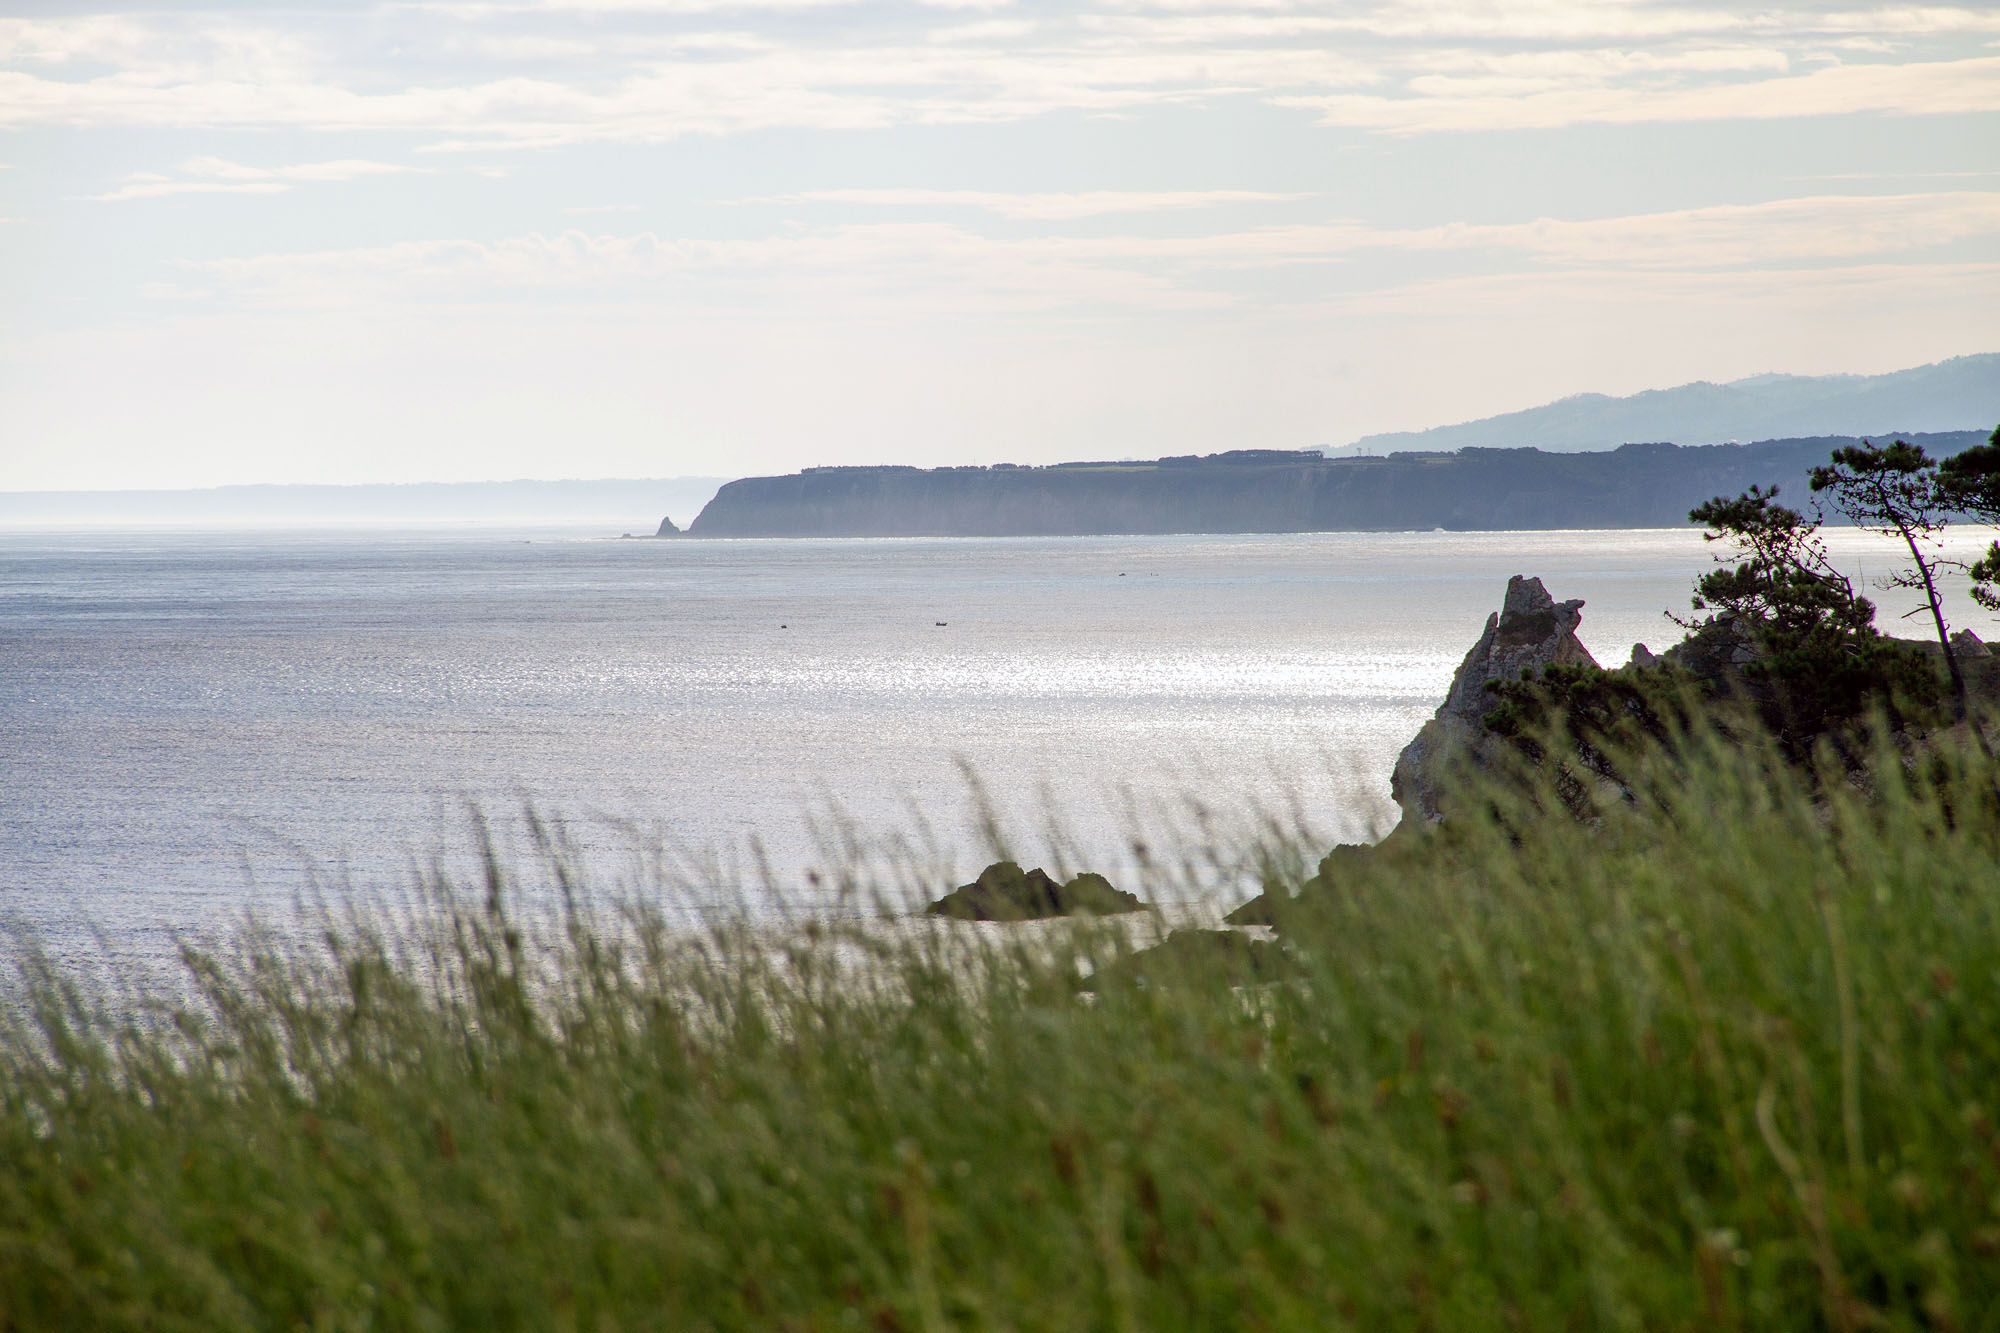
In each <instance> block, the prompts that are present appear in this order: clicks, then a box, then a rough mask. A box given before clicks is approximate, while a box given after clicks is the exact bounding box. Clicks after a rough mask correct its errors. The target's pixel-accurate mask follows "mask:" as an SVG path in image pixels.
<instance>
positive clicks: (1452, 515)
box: [688, 431, 1985, 537]
mask: <svg viewBox="0 0 2000 1333" xmlns="http://www.w3.org/2000/svg"><path fill="white" fill-rule="evenodd" d="M1909 438H1911V440H1912V441H1913V442H1914V443H1919V444H1923V445H1924V446H1925V447H1927V448H1928V449H1929V450H1930V451H1931V453H1932V454H1934V455H1938V456H1943V455H1948V454H1952V453H1956V452H1958V451H1959V450H1961V449H1964V448H1967V447H1969V446H1971V445H1973V444H1976V443H1980V442H1983V440H1984V438H1985V436H1984V434H1983V433H1982V432H1978V431H1961V432H1954V433H1951V434H1944V435H1918V436H1912V437H1909ZM1846 443H1852V440H1851V439H1848V438H1846V437H1832V436H1828V437H1818V438H1814V439H1801V440H1769V441H1765V442H1763V443H1760V444H1751V445H1710V446H1705V447H1700V448H1680V447H1678V446H1675V445H1671V444H1628V445H1625V446H1624V447H1622V448H1619V449H1614V450H1611V451H1609V452H1606V453H1591V454H1552V453H1544V452H1542V451H1540V450H1538V449H1465V450H1461V451H1460V452H1458V453H1455V454H1393V455H1391V456H1389V457H1387V458H1345V459H1333V460H1329V459H1322V458H1319V457H1318V456H1317V455H1315V454H1311V453H1281V452H1278V451H1270V450H1244V451H1239V452H1237V453H1232V454H1218V455H1211V456H1210V457H1208V458H1203V459H1162V460H1160V461H1158V462H1153V463H1093V464H1063V465H1060V466H1056V467H1040V468H1025V467H1021V468H1017V467H995V468H934V469H922V468H913V467H869V468H814V469H809V470H808V471H806V472H803V473H797V474H794V475H791V476H785V477H748V478H745V479H743V480H741V481H733V482H730V483H729V484H728V485H727V486H724V487H723V488H722V489H721V490H720V491H719V492H717V494H716V496H715V498H714V499H713V500H712V501H710V502H709V504H708V507H707V508H705V509H703V510H702V512H701V515H700V517H698V518H696V519H695V521H694V522H693V524H692V525H690V527H689V529H688V532H689V534H690V535H692V536H696V537H914V536H960V537H1001V536H1081V535H1094V534H1138V533H1192V532H1342V531H1364V532H1365V531H1404V530H1409V529H1423V528H1440V527H1441V528H1448V529H1458V530H1469V531H1477V530H1504V529H1514V528H1600V527H1679V526H1682V525H1684V524H1685V523H1686V522H1687V514H1688V510H1689V509H1691V508H1693V507H1694V506H1695V505H1697V504H1700V503H1701V502H1702V501H1704V500H1707V499H1709V498H1710V497H1712V496H1716V495H1734V494H1736V493H1738V492H1740V491H1742V490H1744V489H1745V488H1746V487H1748V486H1750V485H1751V484H1752V483H1758V484H1764V485H1768V484H1770V483H1772V482H1776V483H1778V484H1779V486H1780V487H1781V488H1782V489H1783V491H1784V494H1785V496H1786V497H1787V498H1788V499H1790V500H1791V501H1793V502H1794V503H1798V502H1802V501H1803V500H1804V499H1805V497H1806V495H1807V489H1806V485H1805V476H1806V470H1807V469H1808V468H1810V467H1811V466H1813V465H1814V464H1818V463H1824V462H1825V461H1826V458H1827V455H1828V453H1829V452H1830V451H1831V450H1832V449H1833V448H1835V447H1836V446H1838V445H1841V444H1846Z"/></svg>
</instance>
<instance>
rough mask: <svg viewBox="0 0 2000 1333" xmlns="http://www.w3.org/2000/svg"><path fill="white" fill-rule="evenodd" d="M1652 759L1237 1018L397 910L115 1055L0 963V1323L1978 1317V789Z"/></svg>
mask: <svg viewBox="0 0 2000 1333" xmlns="http://www.w3.org/2000/svg"><path fill="white" fill-rule="evenodd" d="M1698 767H1699V769H1700V779H1699V780H1698V781H1685V780H1683V778H1684V776H1685V775H1684V774H1681V775H1666V774H1663V775H1659V777H1658V780H1657V781H1652V782H1650V783H1641V784H1640V785H1641V788H1642V795H1641V799H1640V801H1639V804H1638V807H1637V809H1636V810H1635V811H1634V812H1633V813H1631V814H1629V815H1620V816H1616V817H1614V818H1612V819H1611V820H1610V821H1609V822H1607V823H1606V824H1605V825H1604V826H1602V827H1601V828H1598V829H1595V830H1591V829H1585V828H1583V827H1581V826H1579V825H1576V824H1574V823H1572V822H1570V821H1567V820H1560V819H1545V820H1539V821H1528V822H1523V823H1518V824H1517V825H1516V827H1517V829H1518V830H1520V831H1519V832H1517V833H1516V834H1515V835H1514V836H1513V837H1510V836H1509V835H1507V834H1506V833H1504V832H1502V831H1501V829H1500V828H1499V827H1498V826H1497V825H1492V826H1486V825H1481V824H1479V823H1477V822H1476V821H1475V820H1472V819H1471V818H1469V817H1468V818H1467V819H1465V820H1462V821H1460V822H1458V824H1457V825H1456V827H1454V828H1451V829H1448V830H1446V831H1444V832H1441V833H1440V834H1438V835H1437V836H1435V837H1432V838H1430V839H1428V840H1425V841H1423V842H1421V843H1419V844H1418V845H1416V846H1414V847H1412V848H1410V849H1408V850H1406V851H1405V852H1404V853H1403V854H1402V855H1401V856H1400V857H1394V858H1389V857H1385V858H1382V859H1381V860H1380V861H1379V862H1377V863H1376V864H1377V865H1378V867H1379V869H1378V870H1377V872H1376V878H1374V879H1372V880H1371V879H1357V880H1356V881H1354V882H1351V883H1345V884H1341V885H1339V886H1337V887H1336V889H1335V890H1334V891H1332V892H1330V893H1328V894H1326V895H1323V896H1322V897H1321V898H1320V899H1319V900H1318V901H1317V902H1316V903H1315V904H1314V905H1313V906H1312V907H1311V908H1309V909H1303V910H1301V911H1300V912H1298V913H1297V914H1295V919H1294V920H1291V921H1289V922H1287V923H1286V936H1285V939H1286V941H1287V947H1288V948H1289V949H1290V950H1291V951H1292V952H1293V953H1294V954H1295V956H1296V959H1297V964H1298V967H1297V972H1296V975H1295V976H1293V977H1291V978H1289V979H1287V980H1284V981H1280V982H1276V983H1272V984H1268V985H1265V986H1261V987H1256V988H1244V989H1232V988H1231V987H1229V986H1228V985H1226V984H1224V983H1223V982H1222V981H1221V980H1220V979H1219V978H1217V977H1213V976H1207V977H1205V976H1203V975H1201V969H1200V967H1199V965H1198V964H1191V965H1190V971H1189V973H1188V974H1187V975H1186V976H1184V977H1180V978H1173V977H1163V976H1161V975H1160V974H1159V973H1157V972H1156V973H1155V974H1154V975H1153V984H1151V985H1148V986H1145V987H1136V986H1117V985H1106V986H1105V987H1104V988H1103V989H1102V991H1101V993H1099V994H1097V995H1096V996H1095V997H1093V998H1088V999H1085V998H1081V997H1079V995H1078V994H1077V991H1076V988H1075V984H1074V982H1075V973H1076V971H1077V968H1078V964H1079V963H1081V964H1082V965H1084V966H1091V965H1095V964H1098V963H1102V962H1105V961H1109V960H1111V959H1112V958H1113V957H1114V956H1115V955H1116V954H1117V953H1118V952H1119V951H1120V949H1121V948H1122V946H1121V945H1120V944H1119V943H1118V939H1119V937H1118V936H1116V935H1115V934H1113V933H1111V932H1110V931H1109V930H1108V929H1100V928H1094V927H1091V926H1088V925H1085V926H1083V927H1081V928H1079V929H1078V930H1077V932H1076V933H1075V935H1074V936H1073V945H1064V944H1058V945H1057V946H1055V948H1054V950H1053V954H1054V956H1053V957H1051V956H1048V955H1046V954H1044V953H1042V952H1040V951H1039V948H1038V949H1037V950H1032V951H1031V950H1027V949H1020V950H1015V949H1010V948H1009V947H1006V946H1004V945H995V946H992V947H990V948H987V949H985V950H983V951H980V950H973V951H970V952H968V950H966V949H965V948H963V947H961V944H953V943H951V941H954V940H957V941H960V942H962V941H963V940H964V939H965V938H966V937H965V932H966V931H967V930H968V929H971V928H968V927H964V926H959V925H955V924H950V923H935V925H934V926H932V925H929V924H926V925H923V926H921V927H912V928H911V929H910V930H909V931H907V932H902V933H897V932H886V931H884V930H882V929H881V928H879V927H873V928H867V929H861V928H857V929H856V930H855V931H854V932H852V933H851V934H850V935H849V936H848V937H846V938H836V937H835V936H833V935H827V934H824V933H822V934H821V935H820V937H819V938H818V939H817V940H815V939H814V938H812V937H811V935H810V934H809V933H805V932H802V933H801V934H800V936H799V938H798V940H797V942H796V944H795V946H794V947H792V948H790V949H789V950H787V949H775V950H774V949H772V948H771V947H769V944H768V939H761V940H760V939H757V938H754V937H751V936H749V935H747V934H745V935H738V934H735V933H733V932H732V931H730V930H722V931H718V932H716V933H714V934H711V935H709V936H707V937H705V938H704V939H702V940H700V941H687V940H684V939H682V938H680V937H677V936H674V935H671V934H669V933H667V932H665V931H664V930H660V929H657V928H654V927H651V926H648V925H647V924H646V923H645V921H644V920H643V919H638V920H635V919H633V918H631V917H629V916H628V917H626V918H625V919H624V920H623V921H622V922H617V921H614V922H612V923H610V924H608V925H605V926H604V927H603V928H601V929H598V928H593V927H592V925H591V924H590V921H589V920H588V919H587V918H586V917H585V916H583V915H579V916H578V917H576V918H575V919H574V920H572V922H571V923H570V928H569V930H568V931H567V933H566V934H565V933H563V932H557V933H556V934H555V935H554V937H553V938H552V939H546V940H540V941H536V940H531V939H525V938H523V937H522V935H521V934H519V933H517V931H516V928H515V927H514V926H512V925H510V924H508V923H507V922H506V921H505V920H504V919H503V917H502V915H501V914H500V912H499V911H498V910H497V908H493V907H489V906H486V905H481V904H480V903H478V901H477V900H476V899H474V900H472V901H471V903H470V905H459V906H454V905H453V902H454V901H459V900H450V899H446V898H444V897H441V896H440V897H436V898H435V899H434V901H433V905H432V906H431V907H430V908H428V909H426V910H425V911H424V912H422V913H420V914H419V915H418V916H417V917H416V918H415V920H414V923H407V922H406V923H405V924H404V925H403V926H401V927H399V928H398V929H397V930H396V931H395V932H394V933H393V935H391V936H378V937H374V938H370V937H369V936H368V934H367V933H366V932H365V931H362V932H357V931H355V930H354V929H352V928H343V929H342V930H340V931H337V932H336V935H337V938H335V939H333V940H332V941H331V942H330V943H328V944H327V945H326V946H325V947H324V949H322V950H320V951H318V952H313V951H310V950H308V951H304V952H300V951H296V950H286V949H283V948H279V947H277V946H274V945H270V944H268V943H266V944H259V943H258V942H257V941H256V940H255V939H250V940H246V941H245V942H244V944H243V946H242V949H241V951H240V953H238V954H236V955H234V956H233V957H231V958H230V959H227V960H223V959H214V958H202V957H195V958H191V960H190V964H189V966H190V968H191V971H192V976H193V977H194V979H196V980H197V981H198V982H199V983H200V985H201V987H202V988H203V990H204V992H205V994H206V999H205V1001H202V1002H189V1003H182V1004H170V1003H167V1002H164V1001H162V1002H161V1003H160V1004H159V1005H157V1006H156V1007H155V1008H153V1009H152V1010H150V1011H148V1012H147V1013H146V1014H144V1015H143V1016H141V1017H140V1018H139V1019H136V1020H135V1019H134V1018H132V1017H131V1015H130V1013H129V1011H126V1010H117V1011H111V1012H99V1011H98V1010H97V1009H95V1008H94V1007H93V1005H92V1004H91V1003H90V1002H88V1001H87V1000H86V999H84V998H83V997H81V996H80V995H78V994H76V993H74V991H73V989H71V983H70V982H69V981H67V980H66V979H65V978H64V977H61V976H56V975H51V974H49V973H48V972H46V971H45V970H38V969H37V967H36V966H35V965H34V964H32V963H30V964H29V965H28V966H27V968H26V971H25V976H26V979H27V981H28V983H29V987H30V993H29V995H28V998H29V999H30V1000H31V1001H32V1005H31V1008H30V1009H28V1010H23V1011H21V1012H20V1013H18V1014H17V1016H16V1017H15V1018H14V1019H12V1020H10V1022H9V1025H8V1026H7V1027H6V1028H5V1030H4V1031H3V1032H0V1324H5V1325H7V1326H10V1327H18V1328H37V1327H95V1328H115V1327H122V1326H144V1327H148V1328H175V1327H189V1328H193V1327H199V1328H218V1327H269V1328H278V1327H316V1328H317V1327H324V1328H362V1327H371V1328H463V1327H475V1328H476V1327H493V1328H499V1327H537V1328H540V1327H575V1328H588V1329H598V1328H671V1329H701V1328H774V1329H786V1328H789V1329H844V1328H855V1327H859V1328H868V1329H878V1330H880V1329H903V1330H940V1329H947V1328H1021V1329H1147V1330H1152V1329H1174V1328H1270V1329H1326V1328H1343V1327H1345V1328H1357V1329H1381V1328H1437V1329H1454V1330H1455V1329H1481V1328H1500V1329H1517V1328H1518V1329H1549V1328H1575V1329H1596V1328H1629V1329H1682V1328H1688V1329H1693V1328H1703V1329H1707V1328H1758V1329H1773V1328H1815V1329H1817V1328H1834V1329H1862V1328H1906V1329H1917V1328H1936V1329H1950V1328H1981V1327H1994V1326H1996V1324H2000V880H1996V875H1995V867H1996V859H2000V808H1996V801H1995V796H1994V789H1993V785H1992V781H1991V775H1990V773H1989V771H1988V770H1986V769H1985V768H1983V767H1981V766H1980V765H1979V764H1978V763H1977V762H1976V761H1974V760H1973V759H1972V758H1970V757H1969V756H1967V755H1964V754H1959V753H1955V752H1947V753H1945V754H1944V755H1943V756H1942V757H1941V758H1940V759H1939V760H1938V761H1937V762H1936V763H1935V764H1934V765H1926V767H1925V770H1924V772H1923V773H1922V775H1921V776H1920V777H1918V778H1914V779H1908V780H1906V779H1905V778H1904V777H1902V776H1901V769H1900V768H1899V767H1898V766H1897V765H1896V764H1895V763H1893V762H1889V763H1886V764H1885V765H1884V766H1883V768H1882V775H1881V776H1880V778H1879V781H1878V784H1877V787H1876V790H1875V791H1874V793H1873V794H1872V796H1871V797H1870V798H1868V799H1867V800H1865V801H1864V800H1863V799H1862V798H1861V797H1859V796H1857V795H1856V794H1854V791H1853V789H1852V788H1851V787H1847V786H1837V787H1836V788H1835V789H1834V790H1833V795H1832V796H1831V797H1827V798H1822V799H1819V800H1817V801H1816V800H1815V798H1814V797H1813V796H1812V794H1811V793H1810V791H1809V790H1808V785H1807V783H1806V782H1805V781H1804V780H1803V779H1801V778H1800V777H1799V776H1797V775H1796V774H1795V773H1793V772H1792V771H1790V770H1787V769H1786V768H1785V767H1784V766H1783V765H1782V764H1780V763H1777V762H1775V761H1772V760H1770V759H1769V758H1768V757H1767V756H1766V755H1764V754H1763V753H1761V752H1760V751H1758V750H1756V749H1755V748H1754V747H1753V748H1751V749H1733V750H1727V749H1712V750H1711V751H1710V752H1709V753H1708V755H1707V757H1706V759H1704V760H1702V761H1701V763H1700V764H1699V765H1698ZM504 898H505V894H504V893H502V894H501V895H500V899H501V900H502V901H504ZM996 937H998V936H988V937H987V938H996ZM884 941H888V942H886V943H885V942H884ZM1072 951H1073V953H1074V956H1071V955H1072ZM836 958H838V959H840V960H844V963H843V965H842V966H835V961H836ZM857 959H858V960H859V961H858V962H857ZM419 977H422V978H426V979H425V980H415V979H414V978H419ZM121 1014H122V1015H123V1016H121Z"/></svg>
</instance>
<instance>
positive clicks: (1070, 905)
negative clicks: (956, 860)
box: [924, 861, 1144, 921]
mask: <svg viewBox="0 0 2000 1333" xmlns="http://www.w3.org/2000/svg"><path fill="white" fill-rule="evenodd" d="M1143 908H1144V904H1143V903H1141V902H1140V901H1139V899H1138V897H1137V896H1136V895H1134V894H1130V893H1126V892H1125V891H1124V890H1122V889H1116V888H1113V887H1112V886H1111V881H1110V880H1108V879H1106V878H1104V876H1102V875H1098V874H1093V873H1092V872H1090V871H1088V870H1086V871H1084V872H1083V873H1082V874H1080V875H1078V876H1077V877H1076V878H1075V879H1072V880H1070V881H1069V882H1068V883H1067V884H1065V883H1063V882H1061V881H1059V880H1057V879H1055V878H1053V877H1052V876H1050V875H1049V874H1048V872H1047V871H1045V870H1043V869H1042V868H1041V867H1039V866H1037V867H1036V868H1035V869H1033V870H1028V871H1023V870H1022V869H1021V867H1020V866H1019V865H1018V864H1016V863H1015V862H1013V861H995V862H994V863H993V864H992V865H990V866H988V867H986V869H984V870H982V871H980V872H979V878H978V879H975V880H974V881H972V883H970V884H962V885H960V886H959V887H958V888H956V889H953V890H952V891H951V892H950V893H947V894H946V895H945V896H944V897H942V898H940V899H938V900H937V901H936V902H934V903H932V904H931V905H930V906H929V907H926V908H925V909H924V910H925V911H926V912H927V913H929V914H930V915H931V916H948V917H952V918H953V919H955V920H959V921H1032V920H1036V919H1038V918H1041V917H1050V916H1114V915H1116V914H1118V913H1120V912H1137V911H1140V910H1142V909H1143Z"/></svg>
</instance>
